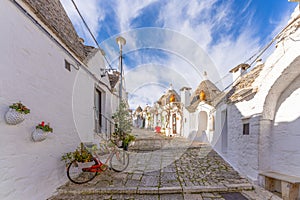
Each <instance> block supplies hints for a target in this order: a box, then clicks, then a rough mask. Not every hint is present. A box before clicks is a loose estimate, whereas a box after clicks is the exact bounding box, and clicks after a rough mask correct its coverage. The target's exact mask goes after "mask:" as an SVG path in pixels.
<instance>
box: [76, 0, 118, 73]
mask: <svg viewBox="0 0 300 200" xmlns="http://www.w3.org/2000/svg"><path fill="white" fill-rule="evenodd" d="M71 1H72V3H73V5H74V7H75V9H76V11H77V13H78V15H79V16H80V18H81V20H82V22H83V24H84V25H85V27H86V28H87V30H88V32H89V33H90V35H91V36H92V38H93V40H94V42H95V43H96V45H97V47H98V48H99V49H100V50H101V49H102V48H101V47H100V45H99V43H98V41H97V40H96V37H95V36H94V34H93V33H92V31H91V29H90V28H89V26H88V25H87V23H86V21H85V19H84V18H83V16H82V15H81V13H80V11H79V9H78V7H77V5H76V3H75V2H74V0H71ZM102 55H103V57H104V59H105V61H106V62H107V64H108V66H109V68H110V69H113V68H112V67H111V65H110V63H109V62H108V60H107V58H106V56H105V54H102Z"/></svg>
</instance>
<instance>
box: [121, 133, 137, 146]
mask: <svg viewBox="0 0 300 200" xmlns="http://www.w3.org/2000/svg"><path fill="white" fill-rule="evenodd" d="M133 141H135V136H134V135H131V134H126V135H125V137H124V139H123V145H124V146H128V145H129V143H130V142H133Z"/></svg>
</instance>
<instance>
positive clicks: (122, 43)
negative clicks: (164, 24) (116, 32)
mask: <svg viewBox="0 0 300 200" xmlns="http://www.w3.org/2000/svg"><path fill="white" fill-rule="evenodd" d="M116 42H117V44H118V45H119V49H120V55H119V70H120V73H121V75H120V79H121V80H120V91H119V95H120V104H121V102H122V88H123V87H122V82H123V61H122V60H123V59H122V48H123V46H124V45H125V44H126V40H125V39H124V38H123V37H121V36H119V37H117V38H116Z"/></svg>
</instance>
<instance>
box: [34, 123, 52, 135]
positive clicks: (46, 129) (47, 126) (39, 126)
mask: <svg viewBox="0 0 300 200" xmlns="http://www.w3.org/2000/svg"><path fill="white" fill-rule="evenodd" d="M35 128H36V129H42V130H43V131H44V132H51V133H52V132H53V128H51V127H50V123H48V124H46V125H45V122H44V121H42V122H41V123H40V124H39V125H37V126H36V127H35Z"/></svg>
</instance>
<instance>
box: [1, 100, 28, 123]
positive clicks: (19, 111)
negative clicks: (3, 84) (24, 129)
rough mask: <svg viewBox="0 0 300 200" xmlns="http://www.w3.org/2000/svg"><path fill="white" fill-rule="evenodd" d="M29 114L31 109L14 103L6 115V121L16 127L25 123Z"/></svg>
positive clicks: (19, 103)
mask: <svg viewBox="0 0 300 200" xmlns="http://www.w3.org/2000/svg"><path fill="white" fill-rule="evenodd" d="M29 113H30V109H28V108H27V107H26V106H25V105H23V104H22V103H21V102H18V103H13V104H12V105H10V106H9V110H8V111H7V112H6V114H5V121H6V123H7V124H11V125H16V124H19V123H21V122H22V121H24V120H25V115H26V114H29Z"/></svg>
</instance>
